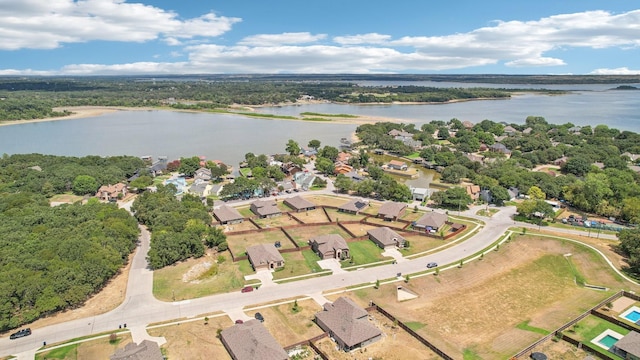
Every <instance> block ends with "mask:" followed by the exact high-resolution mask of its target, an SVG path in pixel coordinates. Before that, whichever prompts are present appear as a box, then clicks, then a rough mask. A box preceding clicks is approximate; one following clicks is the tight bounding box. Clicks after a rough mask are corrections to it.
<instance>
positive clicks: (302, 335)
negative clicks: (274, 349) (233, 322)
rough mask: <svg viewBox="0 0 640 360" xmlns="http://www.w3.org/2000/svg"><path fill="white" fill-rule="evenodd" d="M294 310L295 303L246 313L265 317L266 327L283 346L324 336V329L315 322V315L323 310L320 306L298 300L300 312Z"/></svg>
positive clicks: (310, 301) (311, 301)
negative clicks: (257, 313)
mask: <svg viewBox="0 0 640 360" xmlns="http://www.w3.org/2000/svg"><path fill="white" fill-rule="evenodd" d="M292 308H293V303H287V304H282V305H277V306H270V307H266V308H262V309H258V310H251V311H246V313H247V315H249V316H254V315H255V313H256V312H260V314H262V316H263V317H264V323H263V324H264V326H265V327H266V328H267V329H268V330H269V333H271V335H273V337H274V338H275V339H276V341H278V343H279V344H280V345H282V346H287V345H291V344H294V343H296V342H299V341H302V340H306V339H309V338H312V337H314V336H317V335H320V334H322V329H320V327H319V326H318V325H316V324H315V323H314V322H313V319H314V315H315V313H317V312H318V311H321V310H322V308H321V307H320V305H318V304H317V303H316V302H315V301H313V300H298V311H297V312H294V311H293V310H292Z"/></svg>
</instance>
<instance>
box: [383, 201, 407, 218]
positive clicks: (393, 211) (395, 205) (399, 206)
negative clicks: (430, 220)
mask: <svg viewBox="0 0 640 360" xmlns="http://www.w3.org/2000/svg"><path fill="white" fill-rule="evenodd" d="M406 210H407V204H405V203H401V202H396V201H387V202H385V203H383V204H382V206H380V210H378V217H379V218H383V219H385V220H386V221H395V220H398V219H399V218H400V217H402V216H403V215H404V212H405V211H406Z"/></svg>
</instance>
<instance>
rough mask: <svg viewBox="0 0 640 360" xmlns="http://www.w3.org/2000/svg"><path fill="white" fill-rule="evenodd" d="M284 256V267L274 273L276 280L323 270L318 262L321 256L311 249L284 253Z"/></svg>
mask: <svg viewBox="0 0 640 360" xmlns="http://www.w3.org/2000/svg"><path fill="white" fill-rule="evenodd" d="M282 257H283V258H284V268H283V269H282V270H278V271H274V272H273V273H272V274H273V279H274V280H279V279H285V278H289V277H293V276H300V275H306V274H311V273H314V272H319V271H322V268H321V267H320V266H318V263H317V261H318V260H320V257H318V255H316V254H315V253H314V252H313V251H311V250H304V251H297V252H290V253H283V254H282Z"/></svg>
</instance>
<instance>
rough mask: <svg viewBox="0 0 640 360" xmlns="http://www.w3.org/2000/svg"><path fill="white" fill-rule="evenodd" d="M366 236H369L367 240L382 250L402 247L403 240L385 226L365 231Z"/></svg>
mask: <svg viewBox="0 0 640 360" xmlns="http://www.w3.org/2000/svg"><path fill="white" fill-rule="evenodd" d="M367 234H368V235H369V240H371V241H373V242H374V243H375V244H376V245H378V246H379V247H381V248H383V249H384V248H387V247H404V243H405V238H403V237H402V236H400V235H399V234H398V233H397V232H395V231H393V230H391V229H389V228H388V227H386V226H384V227H379V228H375V229H371V230H367Z"/></svg>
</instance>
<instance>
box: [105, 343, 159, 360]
mask: <svg viewBox="0 0 640 360" xmlns="http://www.w3.org/2000/svg"><path fill="white" fill-rule="evenodd" d="M136 359H144V360H163V359H164V356H162V352H161V351H160V347H159V346H158V343H156V342H154V341H151V340H142V342H141V343H140V344H138V345H136V343H133V342H131V343H128V344H127V345H125V346H124V348H122V349H117V350H116V352H114V353H113V355H111V356H109V360H136Z"/></svg>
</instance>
